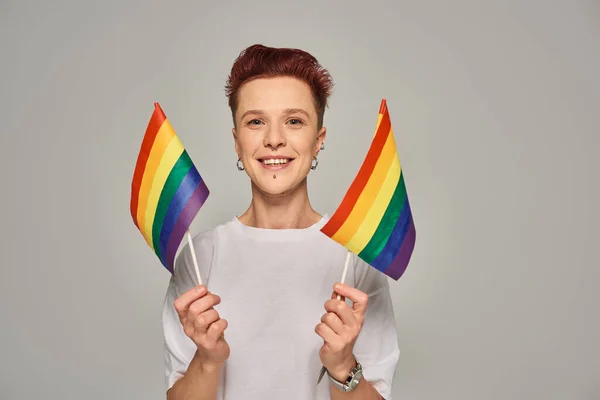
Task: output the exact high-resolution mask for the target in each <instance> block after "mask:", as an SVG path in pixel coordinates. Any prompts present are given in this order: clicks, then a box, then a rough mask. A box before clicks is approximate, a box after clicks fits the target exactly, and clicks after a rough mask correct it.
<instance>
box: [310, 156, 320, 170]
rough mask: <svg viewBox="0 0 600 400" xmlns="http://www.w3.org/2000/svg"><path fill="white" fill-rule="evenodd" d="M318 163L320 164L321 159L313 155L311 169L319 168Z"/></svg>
mask: <svg viewBox="0 0 600 400" xmlns="http://www.w3.org/2000/svg"><path fill="white" fill-rule="evenodd" d="M318 165H319V160H317V157H313V162H312V163H311V165H310V169H312V170H313V171H314V170H315V169H317V166H318Z"/></svg>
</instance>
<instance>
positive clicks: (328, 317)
mask: <svg viewBox="0 0 600 400" xmlns="http://www.w3.org/2000/svg"><path fill="white" fill-rule="evenodd" d="M321 322H323V323H324V324H325V325H327V326H328V327H330V328H331V330H332V331H334V332H335V334H336V335H339V336H341V335H342V333H343V332H344V323H343V322H342V320H341V319H340V317H338V316H337V315H336V314H334V313H331V312H328V313H326V314H323V316H322V317H321Z"/></svg>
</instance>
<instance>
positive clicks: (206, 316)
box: [194, 308, 221, 332]
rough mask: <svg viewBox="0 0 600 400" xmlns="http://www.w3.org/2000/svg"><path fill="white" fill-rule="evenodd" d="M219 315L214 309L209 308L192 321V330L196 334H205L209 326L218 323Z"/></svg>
mask: <svg viewBox="0 0 600 400" xmlns="http://www.w3.org/2000/svg"><path fill="white" fill-rule="evenodd" d="M219 318H221V317H220V316H219V313H218V312H217V310H215V309H214V308H211V309H210V310H208V311H205V312H203V313H200V314H199V315H198V316H197V317H196V319H195V320H194V330H195V331H197V332H206V331H207V330H208V328H209V326H210V324H212V323H213V322H215V321H218V320H219Z"/></svg>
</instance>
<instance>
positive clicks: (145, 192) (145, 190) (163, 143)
mask: <svg viewBox="0 0 600 400" xmlns="http://www.w3.org/2000/svg"><path fill="white" fill-rule="evenodd" d="M173 136H176V135H175V131H174V130H173V128H172V127H171V124H170V123H169V120H165V121H164V122H163V123H162V125H161V126H160V129H159V130H158V133H157V134H156V138H155V139H154V144H153V145H152V149H151V150H150V155H149V156H148V161H147V162H146V169H145V170H144V177H143V178H142V184H141V185H140V197H139V201H138V211H137V218H138V222H139V227H140V230H143V231H145V228H144V227H145V226H146V222H145V221H146V208H147V207H148V196H149V194H150V189H151V188H152V182H153V181H154V176H155V175H156V169H157V168H158V165H159V163H160V160H161V158H162V156H163V153H164V151H165V149H166V148H167V146H168V145H169V143H170V142H171V139H172V138H173ZM143 236H144V237H145V238H146V242H148V245H150V240H152V239H151V236H150V237H148V236H146V235H143Z"/></svg>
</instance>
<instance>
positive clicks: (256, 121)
mask: <svg viewBox="0 0 600 400" xmlns="http://www.w3.org/2000/svg"><path fill="white" fill-rule="evenodd" d="M261 123H262V122H261V120H259V119H251V120H250V121H248V125H259V124H261Z"/></svg>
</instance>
